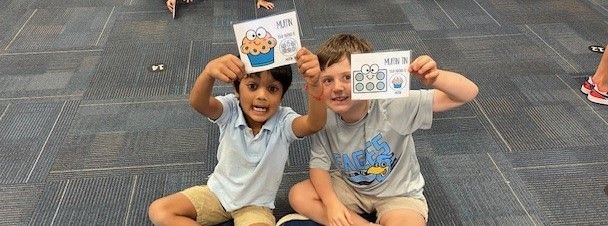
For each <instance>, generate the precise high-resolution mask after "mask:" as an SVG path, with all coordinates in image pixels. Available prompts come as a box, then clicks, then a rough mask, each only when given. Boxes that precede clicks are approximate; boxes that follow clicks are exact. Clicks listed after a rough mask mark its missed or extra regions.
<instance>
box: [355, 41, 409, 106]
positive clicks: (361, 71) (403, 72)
mask: <svg viewBox="0 0 608 226" xmlns="http://www.w3.org/2000/svg"><path fill="white" fill-rule="evenodd" d="M410 60H411V51H410V50H407V51H391V52H377V53H359V54H351V55H350V61H351V63H350V67H351V69H350V70H351V75H352V76H351V80H350V81H351V84H352V87H351V98H352V99H354V100H369V99H387V98H398V97H406V96H408V95H409V90H410V73H409V72H408V71H407V68H408V67H409V66H410Z"/></svg>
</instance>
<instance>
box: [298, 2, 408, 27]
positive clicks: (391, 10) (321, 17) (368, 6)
mask: <svg viewBox="0 0 608 226" xmlns="http://www.w3.org/2000/svg"><path fill="white" fill-rule="evenodd" d="M298 10H303V11H304V12H305V13H307V14H308V16H309V18H310V21H311V23H312V25H313V27H315V28H317V27H341V26H355V25H356V26H359V25H362V24H379V25H381V24H403V23H408V21H407V18H406V17H405V16H404V15H403V13H401V12H400V10H401V9H400V8H399V7H398V5H396V4H395V3H393V2H391V1H386V2H383V3H382V4H378V3H377V2H373V1H359V2H357V4H352V3H351V2H350V1H347V0H338V1H332V4H326V2H324V1H322V0H314V1H307V2H306V8H304V9H298ZM336 12H340V13H336Z"/></svg>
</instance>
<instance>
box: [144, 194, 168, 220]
mask: <svg viewBox="0 0 608 226" xmlns="http://www.w3.org/2000/svg"><path fill="white" fill-rule="evenodd" d="M148 218H150V221H152V223H153V224H154V225H166V224H164V223H165V222H167V221H168V219H169V218H171V212H170V211H169V209H168V208H167V206H166V205H165V204H164V202H163V199H157V200H154V202H152V203H151V204H150V206H148Z"/></svg>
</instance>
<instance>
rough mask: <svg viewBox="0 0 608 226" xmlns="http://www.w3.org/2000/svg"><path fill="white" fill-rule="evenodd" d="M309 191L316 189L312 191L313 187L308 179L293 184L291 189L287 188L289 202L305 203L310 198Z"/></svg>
mask: <svg viewBox="0 0 608 226" xmlns="http://www.w3.org/2000/svg"><path fill="white" fill-rule="evenodd" d="M311 192H316V191H314V188H313V187H312V184H311V183H310V181H309V180H305V181H302V182H300V183H297V184H295V185H293V186H292V187H291V189H289V196H288V198H289V204H291V206H294V204H299V203H307V202H308V201H309V200H310V199H312V196H311V195H312V194H311Z"/></svg>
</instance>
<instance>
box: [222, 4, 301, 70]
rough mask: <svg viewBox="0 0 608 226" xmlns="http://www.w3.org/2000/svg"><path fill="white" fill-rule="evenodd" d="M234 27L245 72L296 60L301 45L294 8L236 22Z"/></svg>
mask: <svg viewBox="0 0 608 226" xmlns="http://www.w3.org/2000/svg"><path fill="white" fill-rule="evenodd" d="M233 28H234V35H235V37H236V43H237V44H238V48H239V53H240V56H241V60H242V61H243V63H245V71H246V72H247V73H254V72H259V71H264V70H268V69H271V68H275V67H278V66H282V65H287V64H293V63H295V62H296V59H295V55H296V53H297V52H298V50H299V49H300V47H301V46H302V45H301V44H300V28H299V25H298V15H297V14H296V12H295V11H291V12H287V13H283V14H277V15H273V16H268V17H264V18H260V19H255V20H250V21H246V22H240V23H236V24H234V25H233Z"/></svg>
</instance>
